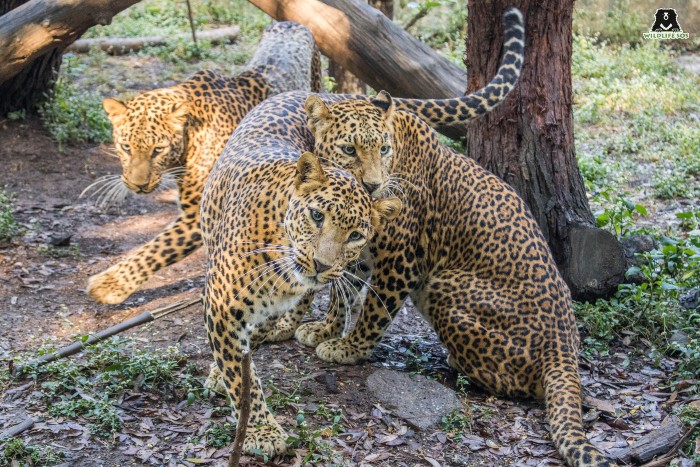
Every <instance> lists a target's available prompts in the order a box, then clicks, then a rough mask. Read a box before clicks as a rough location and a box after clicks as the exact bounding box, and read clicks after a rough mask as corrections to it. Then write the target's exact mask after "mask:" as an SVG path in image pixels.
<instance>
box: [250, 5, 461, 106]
mask: <svg viewBox="0 0 700 467" xmlns="http://www.w3.org/2000/svg"><path fill="white" fill-rule="evenodd" d="M249 1H250V2H251V3H252V4H253V5H255V6H257V7H258V8H260V9H261V10H263V11H264V12H265V13H267V14H269V15H270V16H272V17H273V18H275V19H276V20H279V21H296V22H297V23H301V24H303V25H304V26H306V27H308V28H309V30H311V33H312V34H313V35H314V38H315V39H316V42H317V43H318V46H319V48H320V49H321V52H323V54H324V55H326V56H327V57H328V58H330V59H331V60H333V61H334V62H336V63H338V64H340V65H341V66H343V67H345V68H347V69H348V70H350V71H352V72H353V73H354V74H355V75H356V76H357V77H358V78H360V79H361V80H362V81H364V82H365V83H367V84H369V85H370V86H372V87H373V88H374V89H377V90H380V89H384V90H386V91H388V92H389V93H390V94H392V95H395V96H397V97H424V98H427V97H434V98H440V97H454V96H459V95H462V94H464V86H465V83H466V73H465V72H464V70H462V69H460V68H459V67H458V66H456V65H454V64H453V63H450V61H449V60H447V59H446V58H444V57H442V56H440V55H439V54H438V53H437V52H435V51H434V50H432V49H431V48H430V47H428V46H427V45H425V44H424V43H422V42H421V41H419V40H418V39H416V38H414V37H413V36H411V35H410V34H408V33H407V32H406V31H404V30H403V29H401V27H400V26H398V25H397V24H395V23H393V22H392V21H391V20H389V19H388V18H386V17H385V16H384V15H383V14H382V13H381V12H379V11H377V10H375V9H374V8H372V7H371V6H369V5H367V4H366V3H363V2H361V1H359V0H323V1H318V0H249Z"/></svg>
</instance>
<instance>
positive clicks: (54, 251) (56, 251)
mask: <svg viewBox="0 0 700 467" xmlns="http://www.w3.org/2000/svg"><path fill="white" fill-rule="evenodd" d="M36 250H37V251H38V252H39V253H41V254H42V255H46V256H50V257H51V258H54V259H60V258H66V257H68V256H79V255H80V250H79V249H78V247H77V245H71V246H69V247H65V248H59V247H55V246H53V245H39V246H38V247H37V248H36Z"/></svg>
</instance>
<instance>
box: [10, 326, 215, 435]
mask: <svg viewBox="0 0 700 467" xmlns="http://www.w3.org/2000/svg"><path fill="white" fill-rule="evenodd" d="M85 338H87V336H85ZM47 352H48V351H47V350H41V351H39V355H43V354H45V353H47ZM34 357H36V355H25V356H24V357H23V358H24V359H25V360H28V359H30V358H34ZM185 363H186V361H185V358H184V357H183V356H182V355H181V354H180V352H179V349H178V348H176V347H170V348H167V349H156V350H147V349H138V348H135V346H132V345H131V344H130V342H129V341H128V340H127V339H119V338H112V339H110V340H108V341H105V342H103V343H100V344H97V345H94V346H90V347H88V348H87V349H86V350H85V351H84V352H83V353H82V354H81V356H80V357H78V358H69V359H61V360H57V361H55V362H52V363H49V364H47V365H43V366H38V367H30V368H27V369H26V370H25V374H26V376H28V377H30V378H32V379H35V380H37V382H38V383H39V387H40V390H41V393H42V396H43V399H44V402H45V403H46V405H47V407H48V408H49V413H50V414H51V415H52V416H54V417H68V418H72V419H79V420H82V421H85V422H87V423H88V425H89V427H90V430H91V432H92V433H93V434H94V435H96V436H98V437H102V438H109V437H111V436H112V435H113V434H114V433H116V432H118V431H119V430H120V429H121V428H122V420H121V418H120V409H119V408H118V407H117V404H118V401H119V397H120V396H121V395H122V394H123V393H124V392H125V391H129V390H140V391H148V392H151V393H155V394H158V395H160V396H164V397H166V398H169V399H173V398H174V399H177V400H187V401H188V402H191V401H193V400H194V399H195V398H196V397H197V396H198V395H199V393H200V392H201V391H202V389H201V387H200V386H199V384H198V383H197V382H196V381H195V379H194V376H193V375H194V369H193V368H192V367H190V366H188V365H186V364H185ZM7 377H8V376H7V375H5V378H7Z"/></svg>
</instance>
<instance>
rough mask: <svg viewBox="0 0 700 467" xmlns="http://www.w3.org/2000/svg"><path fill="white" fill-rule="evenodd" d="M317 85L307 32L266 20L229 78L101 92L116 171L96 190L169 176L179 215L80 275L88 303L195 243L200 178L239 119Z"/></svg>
mask: <svg viewBox="0 0 700 467" xmlns="http://www.w3.org/2000/svg"><path fill="white" fill-rule="evenodd" d="M294 89H298V90H305V91H320V90H321V81H320V56H319V52H318V49H317V48H316V44H315V42H314V39H313V36H312V35H311V33H310V31H309V30H308V29H307V28H306V27H305V26H302V25H300V24H297V23H293V22H279V23H273V24H271V25H269V26H268V27H267V28H266V29H265V30H264V32H263V34H262V37H261V40H260V43H259V45H258V48H257V50H256V53H255V54H254V56H253V58H252V59H251V61H250V63H249V64H248V66H247V69H246V70H245V71H243V72H242V73H240V74H239V75H237V76H234V77H227V76H225V75H222V74H220V73H218V72H215V71H212V70H204V71H199V72H197V73H195V74H194V75H193V76H192V77H190V78H189V79H187V80H186V81H184V82H182V83H179V84H177V85H174V86H170V87H167V88H161V89H155V90H151V91H146V92H143V93H141V94H139V95H137V96H135V97H133V98H132V99H130V100H128V101H126V102H120V101H118V100H116V99H112V98H107V99H104V101H103V107H104V109H105V111H106V112H107V116H108V118H109V120H110V122H111V123H112V127H113V140H114V143H115V147H116V154H117V156H118V157H119V159H120V162H121V166H122V174H121V176H120V177H119V176H112V177H108V178H106V179H105V180H106V181H107V183H106V184H102V185H100V183H98V185H97V186H98V188H97V189H98V190H102V192H103V193H107V192H109V190H112V192H116V191H117V190H118V189H119V188H121V186H124V187H126V188H127V189H128V190H131V191H132V192H133V193H136V194H148V193H152V192H153V191H154V190H156V188H158V187H159V186H161V184H162V181H163V180H164V179H174V180H175V182H176V184H177V190H178V205H179V213H178V216H177V218H176V219H175V220H174V221H173V222H171V223H170V224H169V225H168V226H167V227H166V228H165V230H164V231H162V232H161V233H159V234H158V235H157V236H156V237H155V238H153V239H152V240H151V241H149V242H147V243H146V244H144V245H142V246H141V247H139V248H137V249H136V250H135V251H133V252H131V253H129V254H128V255H127V256H126V257H125V258H123V259H122V260H121V261H119V262H118V263H116V264H114V265H113V266H111V267H109V268H108V269H107V270H105V271H102V272H100V273H99V274H96V275H93V276H92V277H90V278H89V280H88V285H87V292H88V294H89V295H90V297H92V298H93V299H94V300H95V301H97V302H100V303H106V304H118V303H122V302H123V301H125V300H126V299H127V298H128V297H129V296H130V295H132V294H133V293H134V292H135V291H136V290H138V289H139V288H140V287H141V286H142V285H143V284H144V283H145V282H146V281H147V280H148V279H149V278H150V277H152V276H153V274H154V273H155V272H156V271H158V270H160V269H161V268H164V267H166V266H169V265H172V264H174V263H176V262H178V261H180V260H182V259H183V258H185V257H187V256H188V255H190V254H191V253H192V252H194V251H195V250H197V249H198V248H199V247H200V246H201V244H202V238H201V228H200V214H199V204H200V202H201V196H202V190H203V189H204V184H205V181H206V179H207V177H208V175H209V173H210V172H211V170H212V168H213V166H214V163H215V162H216V160H217V158H218V156H219V154H220V153H221V151H222V150H223V148H224V145H225V144H226V141H227V140H228V139H229V137H230V136H231V134H232V133H233V131H234V130H235V129H236V128H237V127H238V125H239V123H240V122H241V120H242V119H243V117H244V116H245V115H246V114H247V113H248V112H249V111H250V110H251V109H252V108H253V107H255V106H256V105H257V104H259V103H260V102H262V101H263V100H264V99H266V98H268V97H270V96H272V95H275V94H279V93H282V92H287V91H290V90H294Z"/></svg>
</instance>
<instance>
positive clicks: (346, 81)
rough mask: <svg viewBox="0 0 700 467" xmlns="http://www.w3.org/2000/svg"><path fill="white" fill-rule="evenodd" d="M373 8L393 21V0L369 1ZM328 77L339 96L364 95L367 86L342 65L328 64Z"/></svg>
mask: <svg viewBox="0 0 700 467" xmlns="http://www.w3.org/2000/svg"><path fill="white" fill-rule="evenodd" d="M368 3H369V4H370V5H371V6H372V7H373V8H376V9H377V10H379V11H381V12H382V13H384V16H386V17H387V18H389V19H392V20H393V19H394V0H369V2H368ZM328 75H329V76H331V77H332V78H333V79H334V80H335V82H336V87H335V89H334V91H335V92H337V93H341V94H366V93H367V85H366V84H365V83H363V82H362V80H361V79H359V78H358V77H357V76H355V75H354V74H353V73H352V72H351V71H350V70H348V69H346V68H343V66H342V65H339V64H338V63H336V62H334V61H332V60H331V61H330V63H329V64H328Z"/></svg>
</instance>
